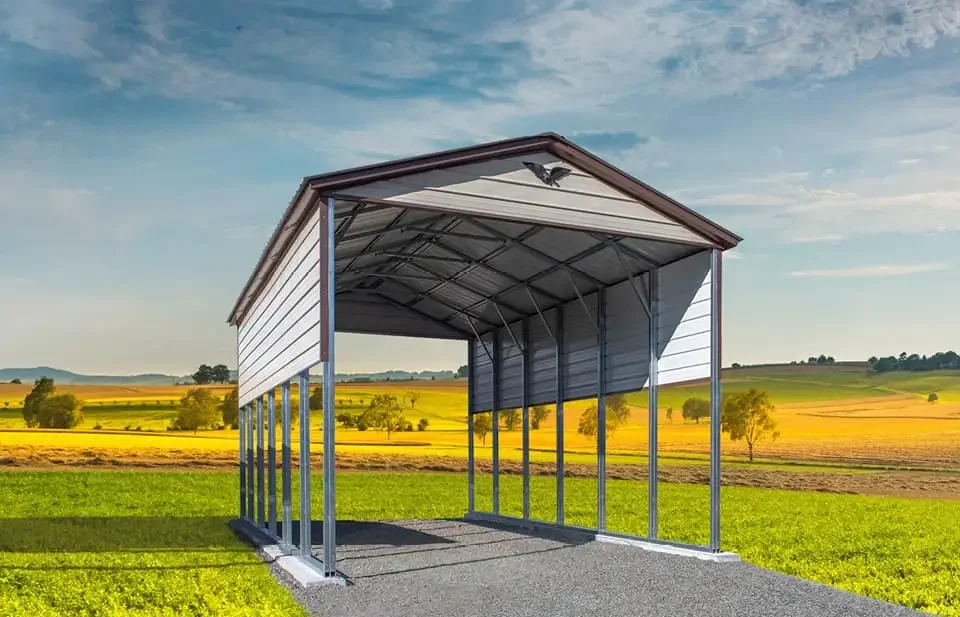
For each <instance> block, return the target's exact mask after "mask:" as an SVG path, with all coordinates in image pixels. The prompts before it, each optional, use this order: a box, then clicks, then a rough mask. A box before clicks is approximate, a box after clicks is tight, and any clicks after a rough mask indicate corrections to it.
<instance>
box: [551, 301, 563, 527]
mask: <svg viewBox="0 0 960 617" xmlns="http://www.w3.org/2000/svg"><path fill="white" fill-rule="evenodd" d="M556 331H557V341H556V343H557V355H556V362H557V366H556V368H557V409H556V412H555V413H554V415H555V416H556V420H557V440H556V441H557V453H556V454H557V524H558V525H563V511H564V509H565V507H564V503H563V474H564V471H563V306H562V305H561V306H558V307H557V328H556Z"/></svg>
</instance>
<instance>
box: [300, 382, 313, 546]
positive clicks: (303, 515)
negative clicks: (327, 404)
mask: <svg viewBox="0 0 960 617" xmlns="http://www.w3.org/2000/svg"><path fill="white" fill-rule="evenodd" d="M298 394H299V398H300V417H299V422H300V554H301V555H302V556H304V557H310V556H312V555H313V539H312V538H311V536H310V531H311V529H310V525H311V524H312V523H313V519H312V518H311V517H310V374H309V373H308V372H307V371H303V372H302V373H300V383H299V390H298Z"/></svg>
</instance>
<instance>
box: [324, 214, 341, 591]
mask: <svg viewBox="0 0 960 617" xmlns="http://www.w3.org/2000/svg"><path fill="white" fill-rule="evenodd" d="M335 205H336V204H335V201H334V199H333V198H330V199H328V200H327V229H326V230H322V229H321V230H320V233H326V234H327V242H326V247H327V254H326V256H323V255H321V256H320V263H325V264H326V272H321V274H320V276H324V275H325V276H326V277H327V285H326V289H327V297H326V298H321V299H320V301H321V302H326V303H327V324H326V327H327V333H326V334H327V336H326V339H327V361H326V362H325V363H324V364H323V572H324V574H325V575H327V576H334V575H336V573H337V513H336V512H337V507H336V504H337V500H336V495H337V494H336V457H335V452H334V441H335V437H336V429H337V419H336V408H335V407H334V393H335V390H336V384H335V381H336V373H335V372H334V363H333V352H334V347H335V345H334V342H335V338H336V327H335V317H336V315H335V313H336V306H337V301H336V300H337V294H336V289H337V285H336V273H337V270H336V264H337V260H336V220H335V219H334V215H335Z"/></svg>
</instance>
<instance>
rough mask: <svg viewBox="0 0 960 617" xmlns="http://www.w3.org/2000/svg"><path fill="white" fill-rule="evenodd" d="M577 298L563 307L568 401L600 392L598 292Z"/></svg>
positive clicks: (565, 376) (564, 379) (564, 378)
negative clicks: (598, 378) (598, 368)
mask: <svg viewBox="0 0 960 617" xmlns="http://www.w3.org/2000/svg"><path fill="white" fill-rule="evenodd" d="M583 299H584V303H583V304H586V305H587V308H588V309H589V315H588V314H587V310H585V309H584V306H583V304H581V303H580V300H574V301H572V302H570V303H569V304H568V305H566V306H565V307H564V309H563V351H564V375H563V383H564V389H565V392H564V396H563V398H564V400H568V401H570V400H576V399H581V398H588V397H590V396H596V395H597V295H596V294H591V295H589V296H584V298H583Z"/></svg>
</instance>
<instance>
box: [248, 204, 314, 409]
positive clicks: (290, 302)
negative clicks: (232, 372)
mask: <svg viewBox="0 0 960 617" xmlns="http://www.w3.org/2000/svg"><path fill="white" fill-rule="evenodd" d="M320 234H321V229H320V212H319V210H317V211H316V212H314V213H313V215H312V216H311V217H310V219H309V221H308V222H307V224H306V225H304V227H303V228H302V229H301V231H300V233H299V234H298V236H297V237H296V239H295V240H294V242H293V244H292V245H291V249H290V251H288V252H287V253H286V254H285V255H284V257H283V260H282V262H281V263H280V266H279V267H278V268H277V269H276V270H275V271H274V272H273V274H272V275H271V277H270V280H269V281H267V284H266V286H265V287H264V289H265V291H264V292H263V293H262V294H261V295H260V296H259V297H258V298H257V300H256V301H255V302H254V304H253V307H252V308H251V310H250V311H248V312H247V313H246V315H244V319H243V322H242V323H241V324H239V328H238V330H237V346H238V349H239V354H238V356H239V370H238V393H239V396H240V404H241V405H245V404H246V403H249V402H250V401H251V400H253V399H254V398H255V397H256V396H258V395H259V394H262V393H263V392H264V391H266V390H269V389H270V388H272V387H274V386H276V385H277V384H279V383H280V382H282V381H285V380H287V379H289V378H291V377H293V376H294V375H296V374H297V373H298V372H299V371H302V370H304V369H307V368H309V367H311V366H313V365H314V364H316V363H317V362H319V361H320V341H321V331H320V329H321V326H320V322H321V312H320V311H321V307H320Z"/></svg>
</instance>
